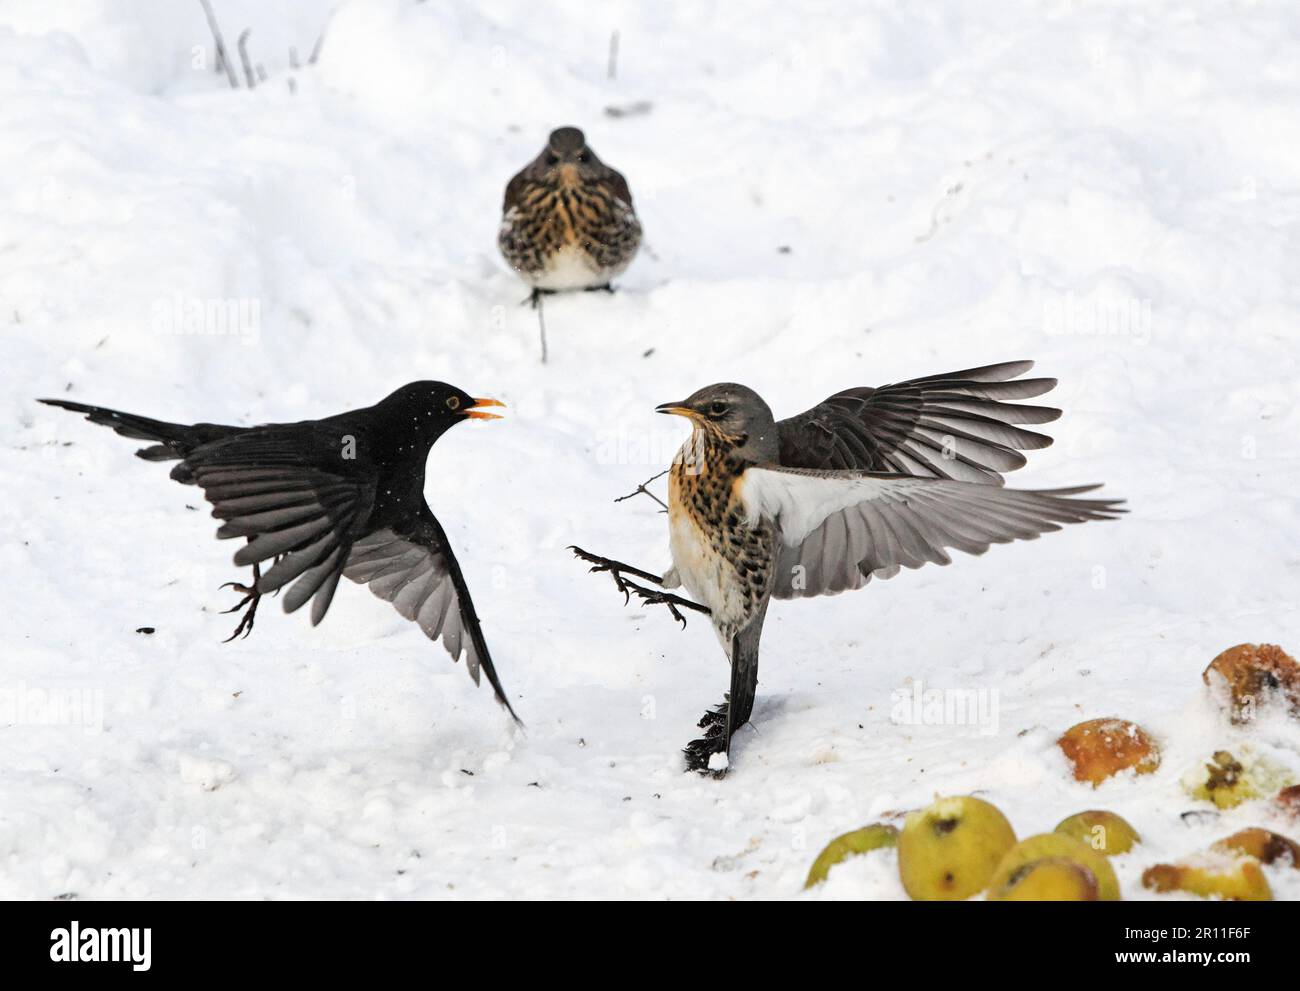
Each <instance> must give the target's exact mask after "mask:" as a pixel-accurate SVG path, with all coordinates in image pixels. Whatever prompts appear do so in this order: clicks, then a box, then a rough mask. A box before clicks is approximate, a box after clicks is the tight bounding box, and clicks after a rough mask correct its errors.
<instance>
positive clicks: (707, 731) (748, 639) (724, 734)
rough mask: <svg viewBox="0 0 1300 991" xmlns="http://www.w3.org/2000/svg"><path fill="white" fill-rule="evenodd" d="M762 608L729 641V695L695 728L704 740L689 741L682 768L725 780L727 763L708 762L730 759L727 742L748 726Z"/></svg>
mask: <svg viewBox="0 0 1300 991" xmlns="http://www.w3.org/2000/svg"><path fill="white" fill-rule="evenodd" d="M766 613H767V606H766V604H765V605H764V606H763V609H762V612H760V613H759V614H758V616H757V617H756V620H751V621H750V623H749V625H748V626H746V627H745V628H744V629H743V630H741V631H740V632H739V633H737V634H736V635H735V636H734V637H732V638H731V691H729V692H728V693H727V696H726V698H725V699H723V702H722V704H721V705H719V706H717V707H716V708H713V709H710V710H709V711H708V712H706V713H705V714H704V718H702V719H701V720H700V721H699V723H698V725H699V726H700V728H701V729H703V730H704V736H702V737H701V738H700V739H698V740H692V741H691V742H690V743H688V744H687V745H686V747H685V749H684V750H683V751H682V753H684V754H685V755H686V768H687V770H690V771H696V772H698V773H700V774H709V775H711V776H713V777H715V778H723V777H726V774H727V768H728V767H729V766H730V761H728V762H727V763H725V764H724V765H723V766H722V767H718V768H711V767H709V759H710V758H711V757H712V756H713V755H714V754H718V753H725V754H727V756H728V757H730V755H731V741H732V738H733V737H735V735H736V731H737V730H738V729H740V727H742V726H744V725H745V723H747V722H749V717H750V714H751V713H752V712H753V711H754V695H755V692H756V691H757V689H758V642H759V638H760V637H761V636H762V633H763V619H764V617H765V615H766Z"/></svg>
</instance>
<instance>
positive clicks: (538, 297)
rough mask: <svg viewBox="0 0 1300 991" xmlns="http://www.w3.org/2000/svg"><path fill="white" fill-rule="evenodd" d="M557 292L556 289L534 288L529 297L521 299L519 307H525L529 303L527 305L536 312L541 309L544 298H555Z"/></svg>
mask: <svg viewBox="0 0 1300 991" xmlns="http://www.w3.org/2000/svg"><path fill="white" fill-rule="evenodd" d="M556 291H557V290H555V289H537V288H534V289H533V291H532V292H530V293H529V294H528V295H527V296H525V297H524V298H523V299H521V300H520V301H519V305H520V306H523V305H524V304H525V303H527V304H528V305H529V306H531V307H532V308H533V309H534V310H536V309H537V308H539V307H540V306H541V305H542V297H543V296H554V295H555V293H556Z"/></svg>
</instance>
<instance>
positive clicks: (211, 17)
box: [199, 0, 239, 89]
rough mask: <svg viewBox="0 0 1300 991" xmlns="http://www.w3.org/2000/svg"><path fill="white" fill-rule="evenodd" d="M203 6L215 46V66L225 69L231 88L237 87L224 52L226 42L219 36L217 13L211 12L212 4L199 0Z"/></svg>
mask: <svg viewBox="0 0 1300 991" xmlns="http://www.w3.org/2000/svg"><path fill="white" fill-rule="evenodd" d="M199 3H200V4H201V5H202V7H203V13H204V15H205V16H206V17H207V19H208V29H209V30H210V31H211V32H212V40H213V42H214V43H215V44H216V46H217V66H218V68H220V69H225V70H226V78H227V79H229V80H230V88H231V89H239V80H238V79H236V78H235V69H234V66H232V65H231V64H230V56H229V55H227V54H226V42H225V40H224V39H223V38H222V37H221V28H220V27H219V26H218V25H217V15H216V14H214V13H213V12H212V5H211V4H209V3H208V0H199Z"/></svg>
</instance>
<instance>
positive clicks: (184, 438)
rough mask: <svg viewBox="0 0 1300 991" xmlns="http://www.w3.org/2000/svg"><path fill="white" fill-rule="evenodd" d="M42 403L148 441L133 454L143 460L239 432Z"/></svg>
mask: <svg viewBox="0 0 1300 991" xmlns="http://www.w3.org/2000/svg"><path fill="white" fill-rule="evenodd" d="M37 401H38V402H42V403H44V404H45V405H46V406H58V407H59V408H60V409H66V410H71V411H72V412H74V413H85V414H86V419H87V420H89V421H90V422H91V423H98V424H100V425H101V426H105V427H111V428H112V429H113V430H114V432H116V433H119V434H121V435H122V436H123V437H130V438H132V439H133V440H151V441H154V442H155V443H154V444H153V446H152V447H142V448H140V450H138V451H136V452H135V455H136V457H138V458H144V459H145V460H146V461H175V460H177V459H178V458H184V457H185V456H186V455H188V454H189V453H190V451H192V450H194V448H196V447H198V446H199V445H200V444H206V443H208V442H210V441H214V440H219V439H220V438H222V437H226V436H229V435H230V434H232V433H236V432H238V431H239V429H240V428H239V427H225V426H221V425H220V424H216V423H196V424H194V425H193V426H185V425H184V424H181V423H164V422H163V421H162V420H151V419H149V418H148V417H147V416H136V415H135V414H134V413H119V412H118V411H117V410H112V409H104V408H103V407H102V406H87V405H86V404H85V403H74V402H72V401H70V400H67V399H40V400H37Z"/></svg>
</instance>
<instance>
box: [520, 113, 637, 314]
mask: <svg viewBox="0 0 1300 991" xmlns="http://www.w3.org/2000/svg"><path fill="white" fill-rule="evenodd" d="M497 242H498V244H499V245H500V246H501V254H502V255H504V256H505V259H506V261H507V262H509V264H510V267H511V268H513V269H514V270H515V271H516V272H518V273H519V275H520V277H521V278H522V279H523V280H524V281H525V282H527V283H528V284H529V285H530V286H532V287H533V288H534V289H541V290H547V291H552V292H553V291H557V290H565V289H595V288H600V287H604V286H608V285H609V282H610V280H611V279H613V278H615V277H616V276H618V275H620V274H622V272H623V271H624V269H626V268H627V267H628V265H629V264H631V262H632V259H633V257H634V256H635V255H636V252H637V248H638V247H640V244H641V224H640V222H639V221H638V220H637V218H636V212H635V211H634V210H633V208H632V194H631V192H630V191H629V190H628V187H627V180H626V179H624V178H623V176H622V175H621V174H619V173H618V172H617V171H615V170H614V169H611V168H610V167H609V166H608V165H606V164H605V163H604V162H602V161H601V160H600V159H599V158H597V157H596V154H595V152H593V151H592V150H591V149H590V148H589V147H588V146H587V141H586V138H585V137H584V136H583V133H582V132H581V131H580V130H578V129H577V128H576V127H561V128H559V129H558V130H556V131H553V132H551V136H550V139H549V140H548V141H547V144H546V147H545V148H544V149H543V150H542V153H541V154H540V155H538V156H537V158H535V159H534V160H533V161H532V162H531V163H530V164H529V165H528V166H527V167H526V168H524V169H523V171H521V172H520V173H519V174H518V175H516V176H515V177H514V178H513V179H511V180H510V182H509V184H508V185H507V186H506V196H505V205H504V207H503V216H502V218H501V231H500V234H499V235H498V237H497Z"/></svg>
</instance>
